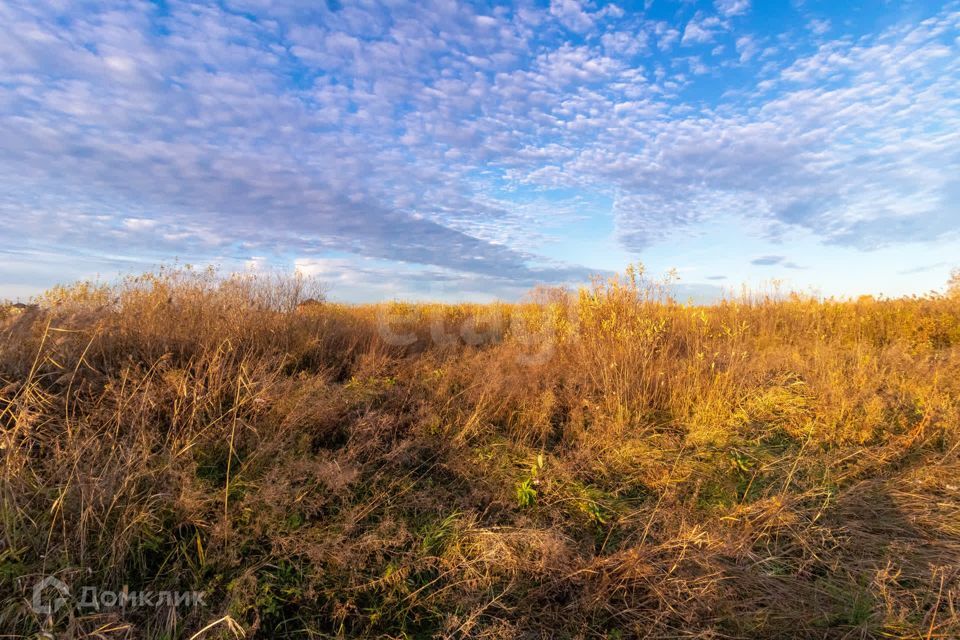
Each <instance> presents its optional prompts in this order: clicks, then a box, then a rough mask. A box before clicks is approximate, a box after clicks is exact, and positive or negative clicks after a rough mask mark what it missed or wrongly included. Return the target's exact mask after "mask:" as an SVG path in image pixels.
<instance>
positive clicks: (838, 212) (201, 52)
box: [0, 0, 960, 301]
mask: <svg viewBox="0 0 960 640" xmlns="http://www.w3.org/2000/svg"><path fill="white" fill-rule="evenodd" d="M0 237H2V238H3V239H4V241H3V242H0V297H25V296H29V295H32V294H35V293H37V292H38V291H40V290H42V289H43V288H45V287H48V286H50V285H52V284H55V283H58V282H65V281H70V280H74V279H78V278H89V277H93V276H96V275H98V274H99V275H100V276H101V277H105V278H110V277H112V276H115V275H116V274H117V273H121V272H124V273H128V272H137V271H141V270H144V269H148V268H150V267H151V266H153V265H156V264H159V263H164V262H169V261H170V260H172V259H174V258H177V259H179V260H180V261H181V262H191V263H196V264H208V263H210V264H216V265H219V266H221V267H222V268H223V269H225V270H241V269H267V268H277V269H294V268H296V269H300V270H301V271H303V272H305V273H308V274H310V275H313V276H316V277H317V278H319V279H321V280H324V281H326V282H327V283H328V284H329V285H330V287H331V289H332V290H331V294H332V295H333V297H336V298H339V299H345V300H358V301H359V300H375V299H383V298H395V297H401V298H445V299H479V300H483V299H489V298H495V297H502V298H513V297H516V296H518V295H520V294H522V292H523V291H525V290H526V289H528V288H529V287H531V286H533V285H534V284H537V283H548V284H572V283H578V282H583V281H585V280H586V279H587V278H588V277H589V276H590V275H591V274H603V273H607V272H611V271H617V270H621V269H622V268H623V267H624V266H625V265H626V264H627V263H629V262H631V261H641V262H643V263H645V264H646V265H647V266H648V268H649V269H650V270H651V271H652V272H654V273H660V272H665V271H666V270H668V269H671V268H676V269H677V271H678V273H679V275H680V278H681V282H682V283H683V286H684V287H685V288H684V289H682V292H683V293H685V294H692V295H697V296H700V297H704V296H706V297H709V296H712V295H716V294H717V293H718V292H719V291H721V289H723V288H727V289H739V287H740V285H741V284H743V283H747V284H749V285H751V286H755V287H759V286H762V285H763V284H764V283H766V282H769V281H770V280H773V279H779V280H783V281H784V282H785V283H786V286H788V287H792V288H795V289H798V290H803V291H815V292H819V293H822V294H824V295H837V296H849V295H858V294H861V293H874V294H877V293H883V294H886V295H903V294H911V293H923V292H926V291H929V290H931V289H937V288H941V287H942V286H943V285H944V283H945V282H946V280H947V274H948V273H949V271H950V269H951V267H953V266H960V3H958V2H924V1H909V0H906V1H902V2H892V1H890V2H883V1H875V2H836V1H831V2H823V1H814V0H782V1H779V0H764V1H763V2H760V1H758V0H754V1H753V2H751V1H750V0H712V1H710V0H701V1H692V0H691V1H686V0H684V1H669V0H652V1H651V0H646V2H643V1H641V2H621V3H617V4H611V3H602V2H584V1H581V0H551V1H550V2H545V1H544V2H519V3H509V4H508V3H495V4H485V3H480V2H469V3H467V2H454V1H452V0H422V1H418V2H400V1H397V0H390V1H387V2H374V1H367V0H362V1H357V2H352V1H347V0H340V1H334V0H328V1H327V2H326V3H324V2H322V1H318V0H309V1H305V0H291V1H288V2H273V1H271V0H224V1H222V2H219V3H185V2H178V1H166V0H165V1H157V2H117V3H111V2H84V1H76V2H66V1H62V0H57V1H51V2H43V1H37V0H31V1H29V2H17V1H11V0H0Z"/></svg>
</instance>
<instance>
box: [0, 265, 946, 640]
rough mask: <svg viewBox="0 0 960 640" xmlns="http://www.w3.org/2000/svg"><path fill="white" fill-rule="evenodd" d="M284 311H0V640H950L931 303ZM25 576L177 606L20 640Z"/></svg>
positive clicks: (938, 362) (47, 304)
mask: <svg viewBox="0 0 960 640" xmlns="http://www.w3.org/2000/svg"><path fill="white" fill-rule="evenodd" d="M311 295H314V296H315V295H316V294H313V293H311V292H310V291H309V290H308V288H306V287H305V284H304V283H302V282H299V281H296V280H294V281H290V280H282V279H262V278H260V279H258V278H252V277H234V278H229V279H227V280H222V279H218V278H217V277H216V276H215V274H210V273H201V274H198V273H194V272H191V271H173V272H162V273H160V274H157V275H149V276H144V277H141V278H136V279H132V280H129V281H127V282H125V283H123V284H120V285H118V286H112V287H96V286H91V285H77V286H74V287H70V288H63V289H57V290H54V291H51V292H49V293H48V294H47V295H46V296H45V297H44V299H43V300H42V301H41V306H40V308H38V309H28V310H26V311H25V312H23V313H19V314H17V315H13V314H12V313H6V315H4V312H0V451H2V460H3V462H2V464H3V469H2V475H0V495H2V498H0V518H2V537H0V632H3V633H6V634H9V635H11V636H13V637H21V636H24V637H26V636H31V635H34V634H37V633H40V632H42V631H45V630H47V631H50V632H52V633H55V634H58V637H60V636H64V637H98V638H121V637H123V638H127V637H129V638H140V637H150V638H194V637H196V638H201V637H204V638H213V637H223V638H235V637H241V636H246V637H263V638H270V637H299V638H304V637H306V638H322V637H347V636H352V637H356V636H363V637H395V638H400V637H476V638H540V637H542V638H547V637H570V638H628V637H650V638H683V637H690V638H694V637H697V638H776V637H804V638H918V639H919V638H957V637H960V614H958V607H960V301H958V300H957V298H956V297H943V298H938V297H927V298H913V299H903V300H885V301H878V300H873V299H861V300H858V301H854V302H834V301H827V302H820V301H815V300H809V299H803V298H799V297H789V298H785V299H780V298H776V297H772V296H757V297H754V298H749V297H744V298H743V299H740V300H736V301H728V302H724V303H722V304H719V305H716V306H713V307H709V308H701V307H693V306H686V305H682V304H677V303H675V302H672V301H670V300H669V299H668V298H667V297H666V296H665V294H664V289H663V288H662V287H661V286H660V285H657V284H655V283H650V282H648V281H647V280H645V279H644V277H643V274H642V273H639V272H637V271H630V272H628V273H627V275H626V276H624V277H623V278H620V279H616V280H613V281H609V282H597V283H595V285H594V286H593V287H590V288H586V289H584V290H582V291H580V292H578V293H577V294H574V295H566V294H563V293H562V292H557V291H550V290H542V291H538V292H535V294H534V295H532V296H531V299H530V300H529V301H528V302H525V303H522V304H516V305H504V304H500V305H487V306H478V305H460V306H446V305H407V304H401V303H391V304H384V305H378V306H344V305H337V304H312V305H300V306H298V303H299V302H300V301H302V300H303V299H304V298H305V297H309V296H311ZM45 575H55V576H57V577H58V578H59V579H61V580H62V581H64V582H65V583H67V584H69V585H72V586H73V587H74V591H75V592H76V591H77V590H78V589H79V586H80V585H96V586H99V587H100V588H101V589H111V590H116V591H120V590H121V589H122V588H123V587H124V586H125V585H126V586H127V587H128V588H129V589H130V590H139V591H146V590H152V591H161V590H181V591H184V590H198V591H204V592H205V594H206V598H205V600H206V605H205V606H201V607H182V606H181V607H171V606H161V607H135V608H127V609H103V610H100V611H96V610H92V609H89V608H83V607H76V606H73V604H75V603H68V606H64V607H62V608H60V609H59V610H58V611H57V612H55V613H54V614H52V615H49V616H48V615H41V614H38V613H36V612H35V611H33V609H32V607H31V603H30V598H31V589H32V585H33V584H34V583H35V582H36V580H38V579H39V578H40V577H42V576H45ZM74 595H76V593H74Z"/></svg>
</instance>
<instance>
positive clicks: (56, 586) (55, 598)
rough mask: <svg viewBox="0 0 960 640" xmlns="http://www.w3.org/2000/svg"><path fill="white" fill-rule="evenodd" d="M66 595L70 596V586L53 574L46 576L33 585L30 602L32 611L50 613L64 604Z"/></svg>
mask: <svg viewBox="0 0 960 640" xmlns="http://www.w3.org/2000/svg"><path fill="white" fill-rule="evenodd" d="M51 596H52V598H51ZM68 597H70V587H68V586H67V585H65V584H64V583H63V582H61V581H60V580H57V579H56V578H54V577H53V576H47V577H46V578H44V579H43V580H41V581H40V582H38V583H37V584H35V585H33V598H32V600H31V601H30V604H31V605H32V606H33V610H34V612H36V613H40V614H45V615H50V614H52V613H56V612H57V611H58V610H59V609H60V607H62V606H63V605H65V604H66V603H67V600H66V599H67V598H68Z"/></svg>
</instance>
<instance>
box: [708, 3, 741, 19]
mask: <svg viewBox="0 0 960 640" xmlns="http://www.w3.org/2000/svg"><path fill="white" fill-rule="evenodd" d="M714 4H715V5H716V7H717V11H719V12H720V13H721V14H722V15H724V16H726V17H728V18H729V17H732V16H739V15H741V14H744V13H746V12H747V11H749V10H750V0H715V2H714Z"/></svg>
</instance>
